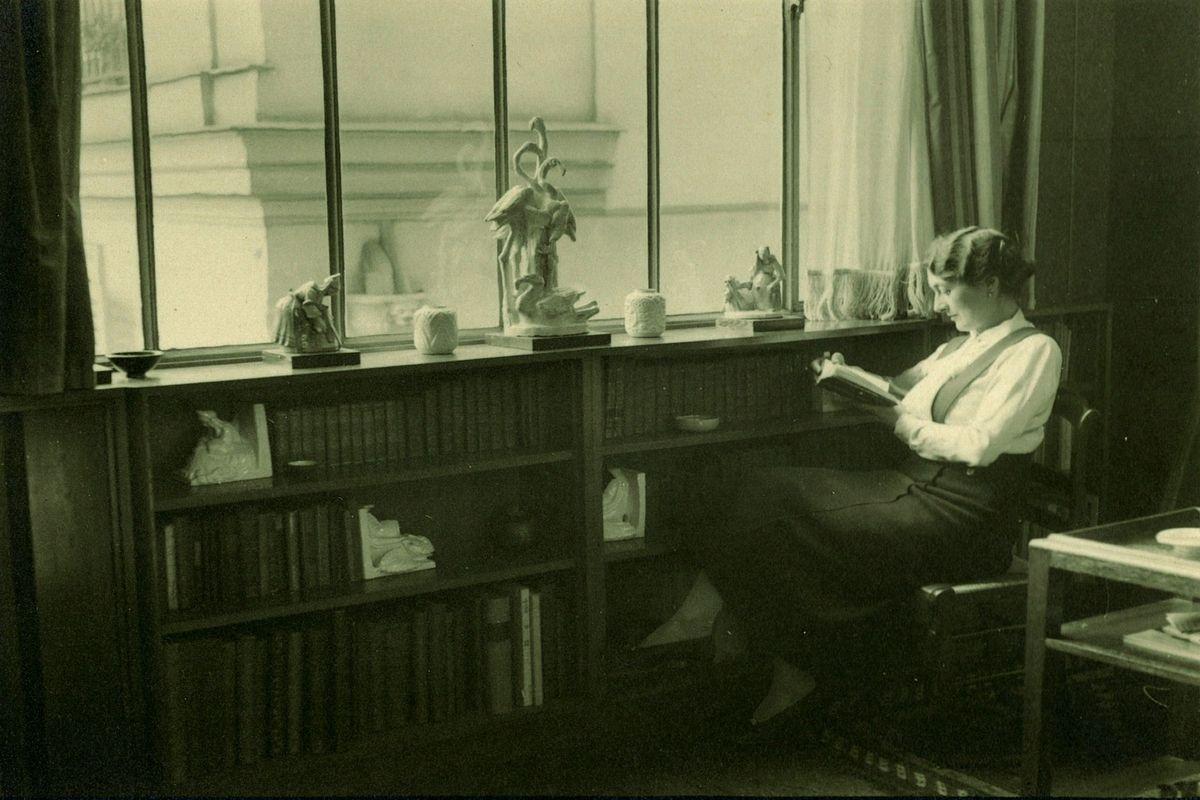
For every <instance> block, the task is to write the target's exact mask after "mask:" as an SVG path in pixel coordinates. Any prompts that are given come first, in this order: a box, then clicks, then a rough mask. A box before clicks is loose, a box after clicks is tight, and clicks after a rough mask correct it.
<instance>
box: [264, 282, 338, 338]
mask: <svg viewBox="0 0 1200 800" xmlns="http://www.w3.org/2000/svg"><path fill="white" fill-rule="evenodd" d="M341 280H342V275H341V273H337V274H335V275H330V276H329V277H328V278H325V279H324V280H322V281H320V282H318V281H309V282H308V283H305V284H302V285H301V286H300V287H299V288H297V289H293V290H291V291H290V292H288V293H287V294H286V295H284V296H283V297H281V298H279V301H278V302H276V303H275V312H276V320H275V342H276V343H277V344H281V345H283V349H284V350H286V351H288V352H289V353H326V352H330V351H334V350H338V349H340V348H341V346H342V339H341V337H340V336H338V332H337V328H336V327H334V324H333V316H332V315H331V314H330V311H329V306H327V305H325V298H327V297H331V296H332V295H335V294H337V293H338V290H339V289H340V288H341Z"/></svg>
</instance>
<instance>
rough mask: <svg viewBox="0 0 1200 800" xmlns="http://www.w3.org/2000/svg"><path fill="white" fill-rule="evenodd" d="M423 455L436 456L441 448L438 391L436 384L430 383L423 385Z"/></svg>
mask: <svg viewBox="0 0 1200 800" xmlns="http://www.w3.org/2000/svg"><path fill="white" fill-rule="evenodd" d="M423 397H424V400H425V455H426V456H428V457H430V458H436V457H437V455H438V453H439V452H440V449H441V441H442V440H441V435H440V426H439V425H438V422H439V421H440V420H439V419H438V391H437V384H436V383H430V384H428V385H427V386H426V387H425V392H424V394H423Z"/></svg>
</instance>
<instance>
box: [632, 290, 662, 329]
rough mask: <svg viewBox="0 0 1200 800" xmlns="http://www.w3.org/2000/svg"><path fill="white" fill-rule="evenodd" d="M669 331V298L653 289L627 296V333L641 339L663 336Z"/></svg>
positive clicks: (636, 291) (638, 291) (637, 291)
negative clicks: (664, 332)
mask: <svg viewBox="0 0 1200 800" xmlns="http://www.w3.org/2000/svg"><path fill="white" fill-rule="evenodd" d="M666 329H667V298H665V297H663V296H662V295H661V294H659V293H658V292H656V291H653V290H652V289H635V290H634V291H632V292H630V293H629V294H627V295H626V296H625V332H626V333H628V334H629V335H630V336H634V337H637V338H639V339H652V338H654V337H656V336H662V335H663V331H665V330H666Z"/></svg>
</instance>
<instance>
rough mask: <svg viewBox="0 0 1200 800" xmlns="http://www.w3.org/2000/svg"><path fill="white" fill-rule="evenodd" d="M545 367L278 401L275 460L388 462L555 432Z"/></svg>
mask: <svg viewBox="0 0 1200 800" xmlns="http://www.w3.org/2000/svg"><path fill="white" fill-rule="evenodd" d="M554 394H555V393H554V385H553V381H552V376H551V375H550V373H549V372H548V371H547V370H546V369H544V368H538V369H525V370H505V371H503V372H491V373H489V372H483V371H475V372H470V373H464V374H460V375H452V376H444V377H441V378H439V379H438V380H436V381H433V382H430V383H428V384H426V385H425V386H424V387H423V388H421V387H412V388H409V389H407V390H405V391H401V392H398V393H397V394H396V395H395V396H391V397H386V398H382V399H378V400H369V401H358V402H349V403H336V404H325V405H315V404H314V405H307V404H304V405H300V404H298V405H293V406H281V407H277V408H274V409H273V410H272V414H271V416H270V419H269V420H268V424H269V426H270V427H271V429H272V431H271V445H272V458H273V461H274V463H275V465H276V466H277V467H281V466H282V465H284V464H287V463H288V462H290V461H296V460H305V461H314V462H316V464H318V465H320V466H322V467H324V468H325V469H327V470H357V469H363V468H372V467H374V468H388V467H395V466H398V465H400V464H402V463H404V462H406V461H408V460H410V459H418V458H428V457H436V456H447V455H461V454H467V453H485V452H492V451H501V450H513V449H521V448H530V449H536V448H546V447H549V446H551V443H552V442H553V441H554V440H555V439H556V438H557V437H556V436H555V435H554V433H553V431H552V430H551V428H552V427H553V426H552V423H551V420H550V417H549V413H548V409H547V402H548V401H549V399H550V398H551V397H552V396H554Z"/></svg>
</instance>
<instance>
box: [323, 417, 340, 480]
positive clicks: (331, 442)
mask: <svg viewBox="0 0 1200 800" xmlns="http://www.w3.org/2000/svg"><path fill="white" fill-rule="evenodd" d="M321 415H322V416H323V417H324V419H325V460H324V461H323V462H322V463H323V464H324V465H325V467H326V468H327V469H331V470H338V469H341V467H342V433H341V430H340V429H339V425H338V407H337V406H322V407H321Z"/></svg>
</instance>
